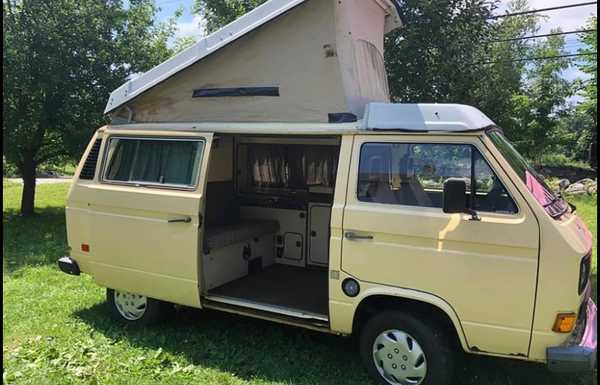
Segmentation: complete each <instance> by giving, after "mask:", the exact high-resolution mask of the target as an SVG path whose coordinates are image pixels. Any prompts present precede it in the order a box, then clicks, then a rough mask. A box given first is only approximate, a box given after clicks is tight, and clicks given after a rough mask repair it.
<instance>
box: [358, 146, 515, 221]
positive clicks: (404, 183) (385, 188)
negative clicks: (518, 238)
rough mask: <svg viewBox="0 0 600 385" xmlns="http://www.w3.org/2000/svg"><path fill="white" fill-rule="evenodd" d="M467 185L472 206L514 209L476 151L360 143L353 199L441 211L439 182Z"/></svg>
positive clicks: (461, 147) (512, 203) (498, 209)
mask: <svg viewBox="0 0 600 385" xmlns="http://www.w3.org/2000/svg"><path fill="white" fill-rule="evenodd" d="M448 178H462V179H464V180H465V181H466V182H467V190H468V196H469V202H470V205H471V207H472V208H474V209H475V210H479V211H485V212H499V213H515V212H517V208H516V205H515V203H514V201H513V200H512V199H511V197H510V196H509V195H508V193H507V191H506V189H505V188H504V186H503V185H502V183H501V182H500V180H499V179H498V177H497V176H496V175H495V174H494V172H493V171H492V169H491V168H490V166H489V164H488V163H487V162H486V161H485V159H484V158H483V157H482V155H481V154H480V153H479V151H478V150H477V149H476V148H475V147H473V146H471V145H467V144H433V143H365V144H363V146H362V147H361V153H360V164H359V175H358V191H357V195H358V200H360V201H363V202H374V203H386V204H397V205H408V206H421V207H436V208H442V202H443V191H444V182H445V181H446V180H447V179H448Z"/></svg>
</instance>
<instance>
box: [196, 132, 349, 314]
mask: <svg viewBox="0 0 600 385" xmlns="http://www.w3.org/2000/svg"><path fill="white" fill-rule="evenodd" d="M339 145H340V138H339V137H296V136H249V135H219V136H216V137H215V138H214V139H213V145H212V149H211V153H210V160H209V166H208V180H207V186H206V200H205V213H204V223H205V225H204V240H203V256H202V258H203V261H202V272H203V277H202V282H203V284H204V293H205V298H206V299H207V300H209V301H211V302H217V303H224V304H228V305H233V306H237V307H243V308H251V309H255V310H258V311H266V312H269V313H279V314H282V315H284V316H289V317H294V318H302V319H307V320H312V321H317V322H319V321H322V322H327V321H328V319H329V317H328V286H327V282H328V277H327V274H328V261H329V224H330V220H331V204H332V202H333V192H334V188H335V180H336V174H337V166H338V157H339Z"/></svg>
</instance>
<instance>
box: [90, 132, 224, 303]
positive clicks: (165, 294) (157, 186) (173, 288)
mask: <svg viewBox="0 0 600 385" xmlns="http://www.w3.org/2000/svg"><path fill="white" fill-rule="evenodd" d="M212 137H213V135H212V134H211V133H181V132H170V131H161V132H157V131H142V130H129V131H124V130H122V129H118V130H116V129H112V130H111V129H109V130H106V131H105V133H104V135H103V142H102V148H101V154H102V155H101V161H100V170H99V172H98V180H97V182H96V183H92V184H87V185H86V187H87V189H88V190H89V191H88V192H87V193H86V194H85V195H84V196H85V197H86V200H87V207H86V208H87V210H89V218H90V219H89V229H90V238H91V239H90V240H89V251H88V252H87V253H86V254H88V256H87V258H86V259H87V260H88V261H89V264H88V266H89V270H90V273H91V274H92V276H93V277H94V280H95V281H96V282H97V283H98V284H100V285H102V286H106V287H109V288H113V289H118V290H123V291H128V292H132V293H136V294H142V295H146V296H148V297H152V298H157V299H161V300H165V301H169V302H173V303H177V304H182V305H188V306H194V307H200V294H199V286H200V281H199V277H200V272H199V265H198V263H199V262H198V261H199V258H200V255H199V253H200V252H201V248H200V247H199V245H201V244H202V243H201V242H202V239H201V237H202V231H200V230H201V228H202V225H203V223H202V222H203V217H202V214H203V211H204V194H205V188H206V169H207V165H208V157H209V152H210V148H211V143H212Z"/></svg>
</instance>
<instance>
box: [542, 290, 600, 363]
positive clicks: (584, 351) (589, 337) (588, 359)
mask: <svg viewBox="0 0 600 385" xmlns="http://www.w3.org/2000/svg"><path fill="white" fill-rule="evenodd" d="M583 308H584V311H583V312H582V313H581V318H580V319H582V320H583V321H585V324H584V325H582V327H581V329H583V332H582V331H581V329H580V330H579V331H577V329H576V332H575V338H574V339H572V340H571V341H570V342H569V343H567V344H566V345H564V346H557V347H551V348H548V349H547V350H546V358H547V362H548V368H549V369H550V370H551V371H554V372H581V371H590V370H593V369H594V368H595V367H596V349H597V336H598V334H597V327H598V326H597V320H598V318H597V308H596V304H595V303H594V301H592V299H588V301H587V303H586V304H584V305H583Z"/></svg>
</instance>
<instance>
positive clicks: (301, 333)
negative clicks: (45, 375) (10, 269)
mask: <svg viewBox="0 0 600 385" xmlns="http://www.w3.org/2000/svg"><path fill="white" fill-rule="evenodd" d="M108 314H109V309H108V306H107V305H106V304H98V305H95V306H93V307H91V308H88V309H84V310H81V311H79V312H78V313H76V314H75V315H76V316H77V317H79V318H80V319H81V320H83V321H84V322H86V323H87V324H89V325H90V326H92V327H93V328H94V329H95V330H96V331H98V332H101V333H103V334H104V335H105V336H106V337H107V338H110V339H112V340H114V341H115V342H116V341H119V340H125V341H127V343H129V344H131V345H133V346H138V347H143V348H146V349H151V350H157V349H159V348H161V349H162V350H163V351H165V352H170V353H172V354H174V355H178V356H183V357H185V359H186V360H188V361H189V362H191V363H192V364H194V365H199V366H202V367H210V368H215V369H218V370H220V371H223V372H228V373H231V374H234V375H235V376H236V377H238V378H241V379H243V380H246V381H252V380H253V379H265V380H268V381H281V382H285V383H290V384H298V385H305V384H306V385H308V384H315V383H318V384H323V385H329V384H348V385H351V384H368V383H370V382H369V379H368V377H367V375H366V371H365V370H364V369H363V367H362V364H361V361H360V358H359V354H358V346H357V343H356V341H355V339H354V338H344V337H338V336H334V335H328V334H323V333H319V332H313V331H309V330H304V329H299V328H295V327H291V326H286V325H280V324H275V323H271V322H268V321H262V320H257V319H252V318H247V317H242V316H236V315H231V314H227V313H221V312H216V311H211V310H196V309H189V308H184V309H181V310H179V311H177V312H176V313H175V314H174V315H173V317H172V318H170V320H169V321H168V322H166V323H165V324H162V325H160V326H154V327H148V328H144V329H140V328H134V327H129V326H121V324H119V323H118V322H116V321H114V320H112V318H111V317H110V316H109V315H108ZM457 357H459V364H458V366H457V369H456V374H455V379H454V381H453V384H457V385H458V384H460V385H475V384H477V385H506V384H511V385H525V384H527V385H530V384H539V385H543V384H547V385H558V384H561V385H567V384H568V385H590V384H594V383H595V382H594V381H593V378H592V375H591V374H581V375H568V374H565V375H558V374H555V373H550V372H548V371H547V369H546V368H545V367H544V366H543V365H539V364H533V363H527V362H522V361H516V360H509V359H498V358H491V357H482V356H473V355H463V354H460V353H457ZM594 377H595V376H594Z"/></svg>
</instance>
